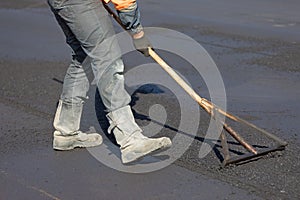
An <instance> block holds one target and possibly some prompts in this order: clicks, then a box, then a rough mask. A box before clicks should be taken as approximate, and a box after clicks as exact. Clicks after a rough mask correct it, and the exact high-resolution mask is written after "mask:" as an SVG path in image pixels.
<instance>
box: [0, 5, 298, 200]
mask: <svg viewBox="0 0 300 200" xmlns="http://www.w3.org/2000/svg"><path fill="white" fill-rule="evenodd" d="M187 2H188V3H187ZM140 6H141V9H142V13H143V21H144V25H145V26H156V27H165V28H170V29H173V30H176V31H180V32H182V33H185V34H187V35H189V36H190V37H192V38H194V39H195V40H197V41H198V42H199V43H200V44H201V45H203V47H205V49H206V50H207V51H208V52H209V54H210V55H211V57H212V58H213V59H214V61H215V62H216V64H217V66H218V68H219V70H220V73H221V75H222V77H223V81H224V84H225V88H226V94H227V107H228V110H229V111H231V112H232V113H235V114H237V115H238V116H240V117H242V118H244V119H247V120H249V121H250V122H252V123H254V124H256V125H258V126H259V127H261V128H264V129H266V130H267V131H270V132H272V133H274V134H276V135H277V136H279V137H281V138H283V139H284V140H286V141H288V143H289V145H288V147H287V149H286V150H285V151H282V152H276V153H272V154H269V155H268V156H265V157H263V158H262V159H260V160H257V161H253V162H250V163H247V164H244V165H238V166H229V167H227V168H221V167H220V159H221V158H220V156H219V153H218V152H219V151H220V150H221V148H220V144H219V143H217V144H216V145H215V146H214V149H213V151H212V152H211V153H210V154H208V156H206V157H205V158H203V159H200V158H199V156H198V154H199V149H200V147H201V145H202V143H203V136H204V134H203V133H205V132H206V129H207V124H208V120H209V119H208V117H207V115H206V114H205V113H203V111H201V121H200V126H199V130H198V132H197V136H196V137H195V139H194V141H193V143H192V145H191V146H190V148H189V149H188V150H187V151H186V152H185V154H184V155H183V156H182V157H181V158H180V159H178V160H177V161H176V162H175V163H174V164H172V165H171V166H168V167H166V168H164V169H162V170H160V171H156V172H152V173H148V174H130V173H124V172H119V171H117V170H114V169H111V168H109V167H107V166H105V165H104V164H102V163H101V162H99V161H97V160H96V159H95V158H94V157H93V156H91V154H90V153H89V152H88V151H87V150H84V149H76V150H74V151H71V152H56V151H53V150H52V149H51V140H52V135H51V134H52V131H53V128H52V119H53V116H54V112H55V108H56V102H57V100H58V98H59V95H60V91H61V87H62V84H61V83H60V80H63V76H64V73H65V71H66V68H67V65H68V62H69V58H70V56H69V53H70V50H69V49H68V48H67V47H66V45H65V44H64V37H63V36H62V33H61V31H60V30H59V28H58V26H57V25H56V22H55V21H54V19H53V17H52V15H51V13H50V11H49V9H48V8H47V7H46V5H45V3H44V1H38V0H28V1H22V3H21V2H18V1H16V0H12V1H2V2H1V3H0V7H1V9H0V24H1V32H0V44H1V48H0V67H1V70H2V71H1V78H0V85H1V90H0V92H1V93H0V110H1V113H2V115H1V117H0V124H1V132H0V199H1V200H2V199H111V198H113V199H299V198H300V193H299V188H300V181H299V178H300V170H299V167H300V161H299V154H298V153H299V150H300V148H299V143H300V136H299V131H300V126H299V119H300V115H299V110H300V104H299V100H300V90H299V89H300V82H299V78H300V59H299V55H300V45H299V42H300V37H299V34H298V33H299V31H300V14H299V12H298V10H300V3H299V2H297V1H295V0H288V1H282V0H276V1H272V2H271V1H268V0H263V1H251V2H249V1H237V0H230V1H226V3H224V2H222V3H221V2H218V1H214V0H213V1H205V0H203V1H202V0H200V1H199V0H198V1H196V0H189V1H186V2H185V3H183V2H182V1H177V0H174V1H172V4H170V2H164V1H163V2H161V1H156V0H155V1H141V2H140ZM12 8H13V9H12ZM15 8H17V9H15ZM166 8H167V9H166ZM116 30H120V29H119V28H118V27H116ZM158 53H159V54H160V55H161V56H162V57H163V58H165V59H166V60H167V61H168V63H169V64H170V65H171V66H173V67H174V68H175V69H176V70H178V71H179V72H180V73H182V74H183V75H184V76H185V77H186V78H187V79H188V80H189V81H190V82H191V84H192V85H193V87H194V89H195V90H196V92H197V93H199V94H201V95H204V96H205V97H207V96H208V94H207V91H206V88H205V87H204V86H203V85H205V83H203V81H202V80H201V79H199V77H197V76H196V75H195V74H194V72H193V70H192V69H191V66H188V64H187V63H186V62H184V61H182V60H181V59H179V58H177V57H176V56H174V55H172V54H168V53H166V52H161V51H158ZM133 58H134V59H133ZM124 62H125V64H126V70H129V69H130V68H131V66H136V65H137V63H138V64H140V63H142V62H145V60H144V58H143V57H142V56H139V54H137V53H135V52H133V53H131V54H128V55H126V56H124ZM152 89H153V88H152ZM162 89H163V90H164V88H162ZM93 92H94V88H92V89H91V93H93ZM133 99H134V106H133V108H134V110H135V112H136V115H135V116H136V118H137V122H138V123H139V124H140V125H142V126H146V125H147V124H148V123H149V121H147V120H145V118H143V117H142V116H148V115H149V113H148V112H149V108H150V106H151V105H154V104H161V105H163V106H164V108H165V109H166V111H167V113H168V119H167V122H166V124H165V127H164V128H163V129H162V131H161V132H160V133H159V134H163V135H168V136H170V137H172V135H173V134H174V133H175V132H176V131H175V130H174V129H172V127H177V126H178V121H179V119H178V115H180V110H179V109H178V108H177V107H178V103H177V102H176V99H175V97H173V96H172V95H170V94H169V93H168V91H166V92H165V93H159V92H153V90H150V91H146V92H143V91H140V92H137V93H136V94H135V95H134V96H133ZM91 108H92V107H91V106H88V107H87V110H88V109H91ZM89 117H90V115H88V117H85V118H84V120H83V123H84V126H85V125H87V124H88V123H91V121H92V122H93V123H94V122H95V121H96V123H97V120H96V117H91V118H89ZM92 118H93V119H92ZM95 127H98V126H97V125H95ZM84 128H86V127H84ZM236 128H237V130H239V131H240V132H241V133H243V134H244V136H245V137H246V138H247V140H249V141H250V142H251V143H252V144H256V145H260V146H264V145H269V144H270V143H272V142H271V141H269V140H266V139H265V138H263V137H258V136H257V135H256V134H254V132H253V130H249V129H248V128H247V127H236ZM97 130H100V131H101V129H99V128H97ZM250 133H251V134H250ZM103 135H104V134H103ZM104 138H105V140H106V142H107V139H106V137H105V136H104ZM229 140H230V141H231V140H232V139H231V138H229ZM107 144H110V143H109V142H108V143H107ZM110 145H112V144H110ZM230 148H231V150H232V153H233V154H234V153H237V151H235V150H240V149H239V148H240V147H239V146H238V145H236V144H235V143H233V141H231V143H230Z"/></svg>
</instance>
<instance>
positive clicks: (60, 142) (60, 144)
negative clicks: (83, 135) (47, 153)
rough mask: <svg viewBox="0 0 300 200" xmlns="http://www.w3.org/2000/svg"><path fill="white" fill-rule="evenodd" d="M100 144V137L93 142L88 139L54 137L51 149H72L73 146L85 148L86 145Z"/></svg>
mask: <svg viewBox="0 0 300 200" xmlns="http://www.w3.org/2000/svg"><path fill="white" fill-rule="evenodd" d="M101 144H102V138H101V137H99V138H98V140H96V141H93V142H88V141H76V140H75V141H74V139H68V138H63V139H62V138H59V139H56V138H54V140H53V149H54V150H59V151H67V150H72V149H74V148H87V147H95V146H99V145H101Z"/></svg>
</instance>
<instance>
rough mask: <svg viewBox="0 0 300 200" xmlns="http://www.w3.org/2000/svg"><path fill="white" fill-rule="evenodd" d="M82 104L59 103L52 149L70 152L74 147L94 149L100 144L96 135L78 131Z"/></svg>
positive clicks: (99, 137)
mask: <svg viewBox="0 0 300 200" xmlns="http://www.w3.org/2000/svg"><path fill="white" fill-rule="evenodd" d="M82 107H83V105H82V104H77V105H76V104H75V105H74V104H69V103H65V102H63V101H62V100H60V101H59V103H58V107H57V110H56V114H55V118H54V122H53V125H54V128H55V129H56V130H55V131H54V133H53V149H55V150H71V149H74V148H76V147H94V146H98V145H100V144H102V141H103V139H102V137H101V135H99V134H98V133H89V134H87V133H83V132H81V131H79V126H80V118H81V114H82Z"/></svg>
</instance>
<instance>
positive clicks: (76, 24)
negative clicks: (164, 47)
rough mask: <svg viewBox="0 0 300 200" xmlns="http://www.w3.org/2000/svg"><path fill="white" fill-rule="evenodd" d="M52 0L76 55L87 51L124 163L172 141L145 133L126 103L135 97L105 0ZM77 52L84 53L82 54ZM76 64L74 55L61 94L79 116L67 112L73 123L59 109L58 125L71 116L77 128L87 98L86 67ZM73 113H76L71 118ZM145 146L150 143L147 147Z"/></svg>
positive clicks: (73, 126) (111, 129) (168, 144)
mask: <svg viewBox="0 0 300 200" xmlns="http://www.w3.org/2000/svg"><path fill="white" fill-rule="evenodd" d="M49 3H50V5H52V8H53V9H54V13H55V15H56V16H57V19H58V21H59V22H60V25H61V27H62V28H63V30H64V32H65V34H66V36H67V41H68V42H69V44H70V46H71V47H72V49H73V50H74V52H75V55H76V56H78V55H79V54H82V55H84V54H85V55H87V57H86V58H85V59H89V63H90V64H91V67H92V71H93V73H94V76H95V83H96V84H97V86H98V89H99V93H100V95H101V98H102V101H103V103H104V105H105V107H106V109H107V111H108V115H107V117H108V119H109V122H110V124H111V125H110V129H109V132H110V131H111V132H113V133H114V135H115V137H116V140H117V142H118V144H120V146H121V151H122V159H123V162H124V163H127V162H131V161H134V160H136V159H137V158H139V157H141V156H143V155H146V154H148V153H150V152H152V151H154V150H157V149H161V148H164V147H169V146H170V145H171V141H170V140H169V139H168V138H158V139H149V138H147V137H144V136H143V135H142V134H141V129H140V128H139V126H138V125H137V124H136V123H135V120H134V118H133V115H132V111H131V109H130V107H129V106H128V104H129V102H130V100H131V99H130V96H129V94H128V93H127V92H126V90H125V88H124V76H123V70H124V65H123V62H122V60H121V53H120V48H119V46H118V42H117V39H116V37H115V36H114V31H113V27H112V23H111V21H110V19H109V17H108V14H107V12H106V10H105V9H104V8H103V5H102V4H101V2H100V1H99V0H85V1H82V0H49ZM68 31H70V32H71V33H72V34H71V36H72V37H73V36H75V38H76V40H74V41H73V42H70V41H72V40H70V36H68ZM72 37H71V38H72ZM77 42H79V43H80V47H81V48H78V50H80V51H79V52H77V51H76V49H77V45H78V43H77ZM83 52H84V53H83ZM79 57H80V58H81V56H79ZM82 58H84V56H83V57H82ZM78 60H80V61H82V59H75V61H78ZM83 60H84V59H83ZM82 62H83V61H82ZM82 62H79V64H82ZM74 63H76V62H74V59H73V62H72V64H71V66H70V68H69V70H68V73H67V75H66V78H65V82H66V83H65V84H64V89H63V94H62V97H61V99H62V100H63V102H65V103H66V104H68V105H71V107H72V108H75V109H74V110H75V111H76V113H75V115H74V113H73V115H69V114H67V117H69V119H71V121H72V122H69V119H68V118H64V119H63V117H64V115H63V114H62V113H61V116H62V118H61V119H60V118H59V120H58V121H59V122H58V124H60V120H61V122H64V121H65V120H67V121H68V122H64V123H62V126H65V124H66V123H69V124H71V125H72V128H74V130H77V129H78V128H79V123H78V121H80V120H79V119H80V115H79V114H80V113H81V109H80V105H82V102H83V101H84V99H85V97H86V92H87V89H88V84H87V83H88V82H87V79H86V75H85V76H83V74H85V69H84V68H83V67H82V65H81V66H80V65H76V64H74ZM81 75H82V76H81ZM73 76H74V78H73ZM62 105H64V104H62ZM66 108H67V105H66ZM77 109H78V110H77ZM72 112H73V111H71V113H72ZM66 113H67V112H66ZM76 114H77V115H76ZM73 116H75V117H74V118H73ZM72 123H73V124H72ZM67 128H68V130H67V132H69V131H70V130H71V129H69V127H67ZM67 132H65V133H67ZM145 146H147V148H144V147H145Z"/></svg>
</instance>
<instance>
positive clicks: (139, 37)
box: [132, 31, 152, 57]
mask: <svg viewBox="0 0 300 200" xmlns="http://www.w3.org/2000/svg"><path fill="white" fill-rule="evenodd" d="M132 38H133V45H134V47H135V48H136V50H138V51H139V52H141V53H142V54H144V56H146V57H148V56H149V50H148V47H151V48H152V45H151V43H150V42H149V40H148V38H147V37H146V35H145V33H144V31H141V32H140V33H137V34H135V35H133V36H132Z"/></svg>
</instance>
